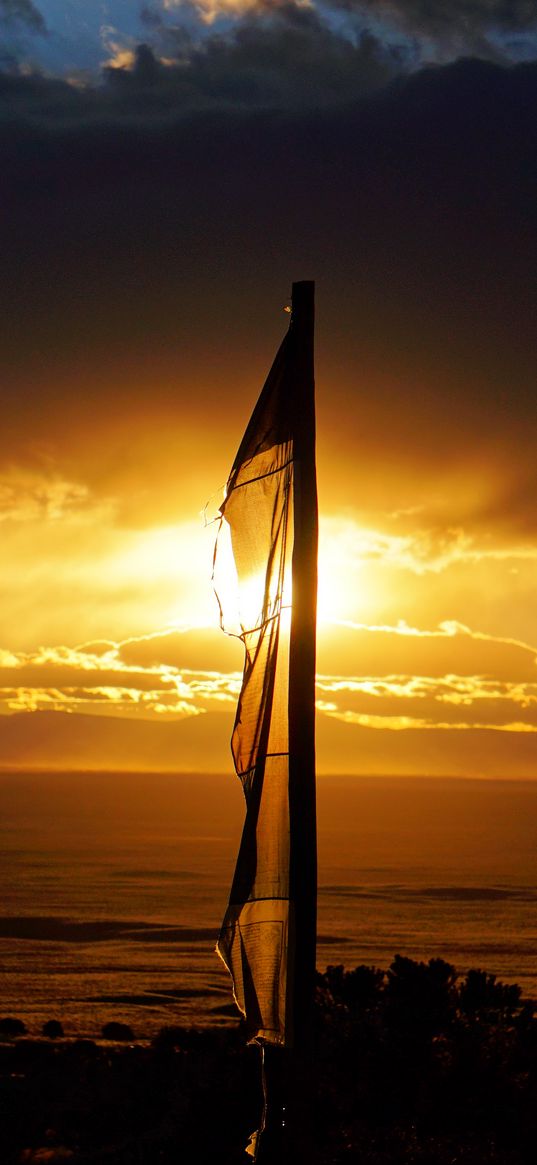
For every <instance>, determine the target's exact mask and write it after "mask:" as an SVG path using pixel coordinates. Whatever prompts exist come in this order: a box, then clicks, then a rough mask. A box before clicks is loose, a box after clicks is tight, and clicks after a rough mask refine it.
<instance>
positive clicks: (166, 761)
mask: <svg viewBox="0 0 537 1165" xmlns="http://www.w3.org/2000/svg"><path fill="white" fill-rule="evenodd" d="M230 733H231V724H230V719H229V717H227V716H224V715H221V714H220V715H219V714H218V713H214V712H207V713H205V714H203V715H200V716H192V717H188V718H186V719H185V720H175V721H172V722H168V723H162V721H160V720H158V721H155V720H123V719H120V718H119V717H111V716H110V717H108V716H84V715H78V714H76V713H58V712H19V713H16V714H15V715H13V716H5V717H2V722H1V732H0V766H2V767H3V768H7V767H9V766H10V765H16V766H17V767H19V768H34V767H39V768H52V769H55V768H59V769H70V768H74V769H104V770H106V769H126V770H142V771H148V772H150V771H151V770H154V771H158V770H162V769H163V770H166V769H167V770H170V771H181V770H184V771H194V772H195V771H200V772H205V771H209V772H216V771H217V772H222V771H224V772H225V770H226V768H227V767H228V766H229V765H230V764H231V756H230V752H229V737H230Z"/></svg>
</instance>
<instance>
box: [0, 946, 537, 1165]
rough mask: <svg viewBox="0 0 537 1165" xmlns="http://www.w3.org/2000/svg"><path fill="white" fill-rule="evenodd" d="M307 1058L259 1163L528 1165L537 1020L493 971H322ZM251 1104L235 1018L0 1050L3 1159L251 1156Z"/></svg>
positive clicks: (254, 1052)
mask: <svg viewBox="0 0 537 1165" xmlns="http://www.w3.org/2000/svg"><path fill="white" fill-rule="evenodd" d="M52 1022H54V1021H52ZM109 1026H110V1025H107V1028H108V1029H109ZM124 1026H126V1025H122V1024H119V1025H118V1027H119V1028H123V1027H124ZM103 1032H104V1029H103ZM6 1034H8V1033H6V1032H4V1037H5V1035H6ZM51 1034H52V1032H51ZM118 1038H119V1037H118ZM278 1054H279V1053H277V1052H276V1053H275V1057H276V1064H277V1056H278ZM312 1059H313V1063H314V1075H312V1078H311V1081H309V1084H308V1089H309V1091H308V1095H307V1098H306V1105H305V1107H304V1106H303V1107H302V1109H301V1110H300V1111H301V1116H300V1119H299V1120H297V1121H296V1124H295V1127H294V1128H293V1121H292V1110H293V1105H292V1103H291V1104H290V1107H289V1109H288V1114H289V1116H291V1120H290V1122H289V1120H288V1127H287V1129H286V1131H285V1133H284V1134H283V1135H284V1137H285V1138H286V1141H284V1142H283V1143H281V1142H280V1143H279V1145H278V1149H277V1153H276V1152H275V1153H274V1156H271V1150H270V1139H269V1138H267V1139H266V1142H265V1143H266V1146H267V1148H266V1150H265V1153H264V1154H263V1153H261V1155H260V1162H266V1163H267V1165H271V1163H272V1162H274V1165H276V1162H277V1165H280V1162H281V1163H282V1165H284V1163H285V1161H289V1162H290V1161H291V1160H292V1161H293V1162H299V1163H301V1162H302V1161H304V1162H306V1161H307V1162H308V1165H309V1163H310V1162H311V1165H345V1163H349V1165H354V1163H356V1165H358V1162H359V1163H360V1165H526V1163H527V1165H529V1163H530V1162H531V1165H533V1162H534V1160H535V1144H536V1143H537V1019H536V1018H534V1007H533V1004H532V1003H530V1002H527V1001H523V1000H522V999H521V992H520V989H519V988H518V987H516V986H510V985H506V984H503V983H500V982H498V981H497V980H496V978H495V976H494V975H490V974H487V973H486V972H484V971H481V970H474V971H470V972H469V973H468V974H467V975H466V976H465V977H464V978H458V977H457V974H456V972H455V969H454V968H453V967H452V966H451V965H450V964H448V963H446V962H444V961H443V960H441V959H431V960H430V961H429V962H428V963H418V962H414V961H413V960H411V959H407V958H402V957H400V956H397V957H396V958H395V959H394V961H393V963H392V964H391V966H390V968H389V970H388V971H387V972H386V973H384V972H382V971H379V970H377V969H375V968H372V967H356V968H355V969H354V970H352V971H345V969H344V968H343V967H328V969H327V970H326V972H325V973H324V974H322V975H321V974H319V975H318V982H317V1011H316V1029H315V1032H314V1055H313V1057H312ZM273 1061H274V1057H273ZM260 1108H261V1089H260V1056H259V1051H258V1049H256V1048H254V1047H248V1046H246V1045H245V1043H244V1038H243V1034H242V1030H241V1027H240V1025H238V1027H237V1028H235V1029H233V1030H225V1031H223V1030H219V1031H216V1030H213V1031H210V1030H207V1031H197V1030H195V1029H188V1028H181V1027H168V1028H164V1029H162V1031H161V1032H160V1033H159V1035H158V1036H157V1037H156V1039H155V1040H154V1041H153V1043H152V1045H151V1046H149V1047H148V1046H141V1045H134V1046H122V1047H120V1046H115V1047H112V1046H105V1045H98V1044H96V1043H94V1042H93V1041H91V1040H78V1041H75V1042H72V1041H67V1040H64V1041H62V1042H60V1043H58V1042H57V1041H52V1042H45V1041H41V1042H36V1041H32V1040H30V1039H28V1038H19V1039H14V1038H12V1039H10V1040H9V1041H6V1042H4V1044H3V1045H0V1130H1V1131H0V1138H1V1139H2V1142H3V1143H1V1144H0V1160H1V1161H2V1162H3V1163H4V1162H5V1165H32V1162H37V1161H41V1162H42V1161H45V1160H46V1161H47V1162H51V1163H54V1162H60V1161H62V1160H67V1159H68V1160H69V1161H70V1162H72V1163H73V1165H78V1162H80V1165H90V1163H92V1165H97V1163H101V1162H102V1165H105V1162H106V1165H130V1163H131V1162H132V1163H134V1162H136V1165H153V1163H155V1165H156V1163H157V1162H158V1163H159V1165H168V1163H169V1165H171V1163H172V1162H173V1163H174V1165H176V1163H177V1162H179V1161H185V1162H186V1161H196V1163H197V1165H209V1162H210V1163H211V1165H213V1163H214V1162H215V1161H218V1163H219V1165H240V1163H241V1162H242V1165H246V1162H247V1160H248V1158H246V1157H245V1155H244V1147H245V1145H246V1142H247V1140H248V1136H249V1134H250V1133H251V1132H252V1130H253V1129H254V1128H255V1127H256V1125H257V1123H258V1120H259V1115H260ZM286 1143H287V1149H286Z"/></svg>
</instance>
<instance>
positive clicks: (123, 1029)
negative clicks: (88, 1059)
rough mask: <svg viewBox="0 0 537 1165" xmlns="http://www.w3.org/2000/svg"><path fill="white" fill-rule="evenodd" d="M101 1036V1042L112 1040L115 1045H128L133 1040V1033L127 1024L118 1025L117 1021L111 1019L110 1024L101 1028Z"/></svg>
mask: <svg viewBox="0 0 537 1165" xmlns="http://www.w3.org/2000/svg"><path fill="white" fill-rule="evenodd" d="M101 1035H102V1037H103V1040H114V1041H116V1042H117V1043H122V1042H123V1041H124V1042H125V1043H128V1042H129V1041H130V1040H133V1039H134V1038H135V1036H134V1032H133V1030H132V1028H131V1027H130V1026H129V1024H128V1023H119V1021H118V1020H115V1019H112V1020H110V1023H105V1025H104V1027H103V1028H101Z"/></svg>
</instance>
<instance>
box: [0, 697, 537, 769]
mask: <svg viewBox="0 0 537 1165" xmlns="http://www.w3.org/2000/svg"><path fill="white" fill-rule="evenodd" d="M233 717H234V710H233V709H232V708H231V705H230V708H229V711H226V713H222V712H206V713H204V714H203V715H200V716H192V717H188V718H186V719H184V720H175V721H167V722H166V721H163V720H123V719H120V718H119V717H106V716H88V715H80V714H77V713H60V712H19V713H15V714H14V715H12V716H3V717H2V718H1V719H0V768H3V769H7V768H10V767H14V766H16V767H18V768H44V769H46V768H50V769H79V770H80V769H82V770H83V769H102V770H104V771H106V770H107V769H125V770H128V771H141V772H151V771H158V770H167V771H171V772H181V771H184V772H189V771H190V772H220V773H225V772H232V771H233V761H232V759H231V753H230V736H231V731H232V726H233ZM317 762H318V764H317V767H318V771H319V772H320V773H338V772H339V773H353V772H354V773H357V774H360V773H361V774H365V775H367V774H371V775H380V774H383V773H384V774H390V773H393V774H396V775H397V774H398V775H407V776H412V775H428V776H460V777H506V778H509V777H518V778H521V777H522V778H531V777H536V776H537V762H536V760H535V735H534V733H530V732H497V731H493V730H492V729H465V730H453V731H451V732H447V731H444V730H442V729H434V728H432V729H417V728H409V729H404V730H402V731H379V730H377V729H374V728H364V727H362V726H360V725H357V724H349V723H345V722H343V721H342V720H337V719H334V718H333V717H329V716H326V715H322V714H321V713H320V714H319V715H318V717H317Z"/></svg>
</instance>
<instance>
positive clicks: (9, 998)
mask: <svg viewBox="0 0 537 1165" xmlns="http://www.w3.org/2000/svg"><path fill="white" fill-rule="evenodd" d="M243 817H244V800H243V795H242V789H241V786H240V782H239V781H238V779H237V778H236V777H235V776H233V775H231V774H227V775H222V776H217V775H204V774H200V773H195V774H185V773H180V774H172V773H145V774H140V773H117V772H116V773H103V772H99V773H80V772H73V773H67V772H64V773H45V772H39V773H35V772H34V773H25V772H16V773H7V772H4V773H0V1018H1V1017H2V1016H7V1015H10V1016H14V1017H18V1018H20V1019H22V1020H23V1021H24V1023H25V1024H26V1026H27V1029H28V1031H29V1033H30V1034H33V1035H39V1033H40V1031H41V1027H42V1025H43V1023H45V1021H47V1020H49V1019H58V1020H60V1021H61V1023H62V1025H63V1027H64V1031H65V1033H66V1035H70V1036H73V1037H89V1038H96V1037H98V1036H99V1034H100V1032H101V1029H102V1026H103V1025H104V1024H105V1023H106V1022H108V1021H109V1020H118V1021H120V1022H123V1023H126V1024H129V1025H130V1026H131V1028H132V1030H133V1032H134V1035H135V1036H136V1037H137V1038H139V1039H141V1040H144V1039H151V1038H152V1037H153V1036H154V1035H155V1034H156V1032H157V1031H158V1030H159V1029H160V1028H162V1027H164V1026H168V1025H193V1026H197V1027H203V1026H216V1025H222V1024H229V1023H231V1022H232V1014H234V1007H233V1005H232V1000H231V991H230V980H229V976H228V974H227V972H226V970H225V968H224V966H223V964H222V963H221V962H220V960H219V959H218V957H217V956H216V955H215V953H214V947H215V941H216V938H217V934H218V929H219V925H220V922H221V919H222V917H223V914H224V910H225V907H226V902H227V896H228V892H229V887H230V883H231V877H232V873H233V869H234V865H235V859H236V854H237V849H238V843H239V838H240V833H241V828H242V821H243ZM318 839H319V899H318V947H317V965H318V968H319V969H320V970H324V969H325V967H326V966H327V965H329V964H340V963H341V964H343V965H344V966H346V967H348V968H352V967H355V966H357V965H358V964H360V963H365V964H367V965H369V966H376V967H380V968H383V969H386V968H387V967H388V966H389V965H390V963H391V962H392V960H393V958H394V956H395V954H401V955H406V956H408V957H410V958H412V959H419V960H428V959H430V958H442V959H446V960H448V961H449V962H450V963H453V964H454V965H455V967H456V968H457V971H458V972H459V973H460V974H461V975H464V974H465V973H466V972H467V971H468V969H470V968H472V967H479V968H482V969H484V970H486V971H488V972H490V973H493V974H495V975H496V976H497V977H498V978H499V979H501V980H503V981H504V982H516V983H519V984H520V986H521V987H522V990H523V993H524V995H525V996H526V997H529V998H533V999H536V1000H537V781H536V782H535V783H532V782H531V781H516V780H513V781H509V780H505V781H499V780H495V781H489V780H462V779H447V778H446V779H439V778H434V779H432V778H431V779H428V778H426V777H419V778H410V777H393V778H391V777H352V776H345V777H341V776H333V777H330V776H323V777H320V778H319V780H318Z"/></svg>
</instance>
